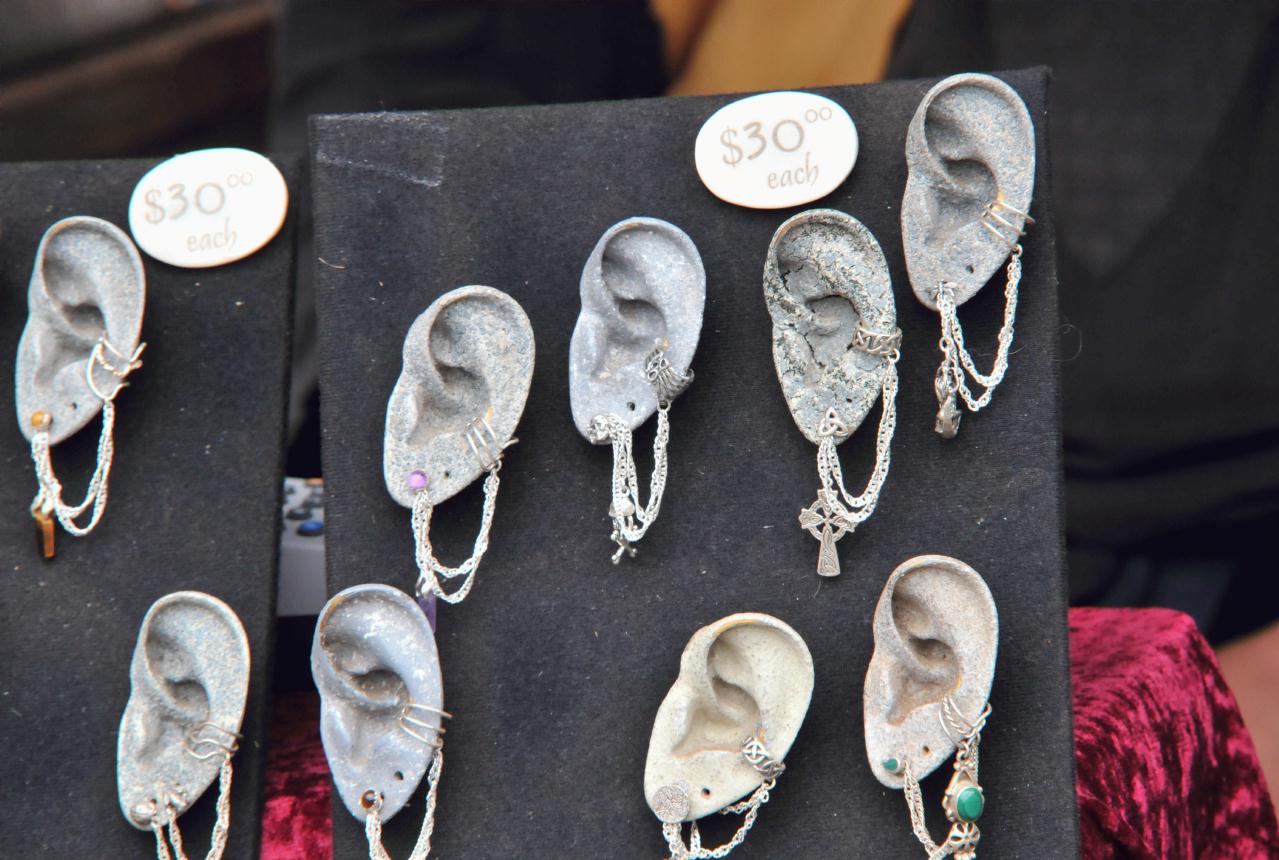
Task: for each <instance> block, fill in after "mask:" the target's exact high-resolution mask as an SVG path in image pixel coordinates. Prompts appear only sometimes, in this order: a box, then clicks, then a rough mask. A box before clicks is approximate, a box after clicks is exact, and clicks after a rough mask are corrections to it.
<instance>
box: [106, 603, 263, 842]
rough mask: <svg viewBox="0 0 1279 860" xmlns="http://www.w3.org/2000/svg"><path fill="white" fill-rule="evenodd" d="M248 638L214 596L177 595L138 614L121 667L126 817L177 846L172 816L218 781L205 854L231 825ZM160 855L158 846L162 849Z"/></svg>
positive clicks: (121, 778)
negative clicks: (125, 683)
mask: <svg viewBox="0 0 1279 860" xmlns="http://www.w3.org/2000/svg"><path fill="white" fill-rule="evenodd" d="M249 662H250V661H249V642H248V638H247V637H246V636H245V633H244V627H243V626H242V625H241V624H240V619H239V617H238V616H237V615H236V614H235V612H234V610H232V609H231V608H230V607H229V606H227V605H226V604H225V603H223V602H222V601H221V600H219V599H217V598H216V597H212V596H210V595H208V594H204V593H201V592H198V591H178V592H175V593H173V594H169V595H166V596H165V597H162V598H160V599H159V600H157V601H156V602H155V603H154V604H152V606H151V608H150V609H149V610H148V611H147V614H146V616H145V617H144V618H143V619H142V627H141V630H140V631H139V633H138V642H137V646H136V647H135V648H134V651H133V662H132V664H131V666H130V668H129V680H130V685H131V690H130V693H129V701H128V704H127V705H125V708H124V715H123V716H122V717H121V719H120V734H119V742H118V746H117V751H116V780H117V786H118V791H119V798H120V810H121V811H122V812H123V813H124V817H125V818H126V819H128V821H129V823H130V824H132V825H133V826H134V827H137V828H138V829H140V830H151V831H153V832H154V833H155V837H156V842H157V848H158V849H159V848H162V847H163V845H164V842H163V840H164V835H163V829H164V828H165V827H166V826H167V827H168V829H169V838H170V839H171V840H172V841H173V842H174V845H175V846H180V845H181V844H182V840H181V834H180V833H179V832H178V825H177V818H178V816H180V815H181V814H182V813H184V812H186V810H187V809H188V808H190V806H191V805H192V804H193V803H195V802H196V801H197V800H198V799H199V798H200V796H201V795H203V794H204V792H205V790H207V789H208V787H209V786H210V785H211V784H212V783H213V780H214V778H217V779H218V781H219V788H218V793H219V798H218V804H217V806H218V818H217V823H216V825H215V826H214V830H213V839H212V847H211V848H210V851H209V855H208V856H209V858H210V860H216V858H218V857H220V856H221V855H222V851H223V850H224V849H225V847H226V838H227V831H228V828H229V826H230V789H231V758H232V756H233V755H234V754H235V751H236V749H237V747H238V743H239V739H240V735H239V731H240V723H241V721H242V720H243V719H244V703H245V699H246V697H247V695H248V687H249ZM166 851H167V849H166Z"/></svg>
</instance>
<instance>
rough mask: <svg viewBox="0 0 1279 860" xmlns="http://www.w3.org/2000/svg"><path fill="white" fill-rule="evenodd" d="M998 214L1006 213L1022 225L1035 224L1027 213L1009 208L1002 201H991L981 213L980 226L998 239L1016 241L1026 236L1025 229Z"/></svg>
mask: <svg viewBox="0 0 1279 860" xmlns="http://www.w3.org/2000/svg"><path fill="white" fill-rule="evenodd" d="M1000 212H1007V213H1008V214H1009V215H1012V216H1013V217H1014V218H1021V220H1022V223H1023V224H1027V225H1029V224H1034V223H1035V219H1034V218H1031V217H1030V215H1029V214H1028V213H1026V212H1023V211H1021V210H1020V209H1018V208H1017V207H1016V206H1010V205H1009V204H1007V203H1005V202H1004V201H1003V200H993V201H991V202H990V203H987V204H986V208H985V209H984V210H983V211H982V213H981V224H982V226H983V227H985V228H986V229H987V230H989V231H990V232H992V233H994V234H995V235H996V236H998V237H999V238H1000V239H1008V238H1012V239H1013V240H1017V239H1020V238H1021V237H1022V236H1025V235H1026V231H1025V229H1023V228H1022V227H1018V226H1017V225H1016V224H1014V223H1013V222H1011V221H1009V220H1008V219H1007V218H1005V217H1004V216H1003V215H1001V214H1000Z"/></svg>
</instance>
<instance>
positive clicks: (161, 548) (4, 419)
mask: <svg viewBox="0 0 1279 860" xmlns="http://www.w3.org/2000/svg"><path fill="white" fill-rule="evenodd" d="M154 163H155V162H151V161H117V162H98V163H74V162H66V163H50V164H12V165H4V166H0V379H4V380H9V379H12V378H13V363H14V358H15V356H16V353H17V347H18V338H19V336H20V334H21V332H22V327H23V325H24V324H25V322H26V317H27V281H28V279H29V278H30V276H31V266H32V263H33V260H34V256H35V250H36V245H37V244H38V243H39V241H40V237H41V235H42V234H43V232H44V231H45V230H46V229H47V228H48V227H49V225H51V224H52V223H53V222H54V221H56V220H58V219H60V218H63V217H66V216H68V215H96V216H98V217H101V218H105V219H107V220H109V221H111V222H112V223H114V224H116V225H119V226H121V227H123V228H124V229H126V230H127V226H128V220H127V207H128V202H129V195H130V193H131V192H132V190H133V186H134V185H135V184H136V183H137V181H138V179H139V178H140V177H141V176H142V174H143V173H145V172H146V171H147V170H148V169H150V168H151V167H152V166H153V164H154ZM281 168H282V169H283V170H284V173H285V178H286V179H287V180H288V181H289V183H290V185H291V186H292V185H294V184H295V182H296V177H297V175H298V170H297V164H296V162H294V163H289V164H282V165H281ZM292 223H293V222H292V219H290V220H289V221H288V222H286V224H285V228H284V230H283V231H282V232H281V234H280V235H279V236H277V237H276V238H275V240H274V241H273V242H272V243H271V244H269V245H268V246H267V247H266V248H264V249H263V250H261V251H259V252H258V253H257V254H255V255H254V256H252V257H249V258H248V259H246V260H242V261H240V262H237V263H233V264H231V265H229V266H224V267H221V268H216V269H205V270H196V269H178V268H174V267H172V266H168V265H165V264H163V263H159V262H157V261H155V260H152V259H151V258H149V257H145V256H144V257H143V259H144V261H145V265H146V273H147V306H146V315H145V317H144V319H143V323H142V336H143V339H144V340H145V341H146V342H147V349H146V352H145V353H144V354H143V361H144V362H145V364H144V366H143V367H142V368H141V369H140V370H138V371H137V372H135V373H134V374H133V375H132V376H130V378H129V381H130V385H129V388H127V389H126V390H125V391H124V392H122V393H121V394H120V396H119V397H118V399H117V400H116V403H117V406H118V410H117V421H116V434H115V439H116V458H115V467H114V469H113V471H112V474H111V487H110V489H111V493H110V501H109V503H108V505H107V510H106V513H105V515H104V516H103V519H102V522H101V523H100V524H99V526H98V528H97V529H96V530H95V531H94V532H93V533H92V534H90V535H89V536H87V537H85V538H78V539H77V538H72V537H71V536H69V535H67V534H65V533H64V532H62V531H59V532H58V535H57V540H58V554H57V557H56V558H55V559H53V560H52V561H43V560H42V559H40V558H39V557H38V555H37V552H36V544H35V539H34V527H33V524H32V520H31V517H30V514H29V513H28V512H27V507H28V505H30V503H31V499H32V496H33V495H34V494H35V477H34V475H33V474H32V466H31V459H30V454H29V450H28V447H27V443H26V441H25V440H24V438H23V437H22V436H21V435H20V433H19V431H18V425H17V421H16V419H15V416H14V403H13V396H12V394H11V393H9V389H6V393H5V394H4V396H3V397H0V579H3V583H2V585H0V617H2V618H3V621H2V622H0V654H2V655H3V657H2V659H0V702H2V705H0V749H3V750H4V754H3V767H0V809H3V810H4V814H3V815H0V856H3V857H6V858H7V857H14V858H17V857H23V858H27V857H75V856H80V857H89V856H92V857H110V858H121V860H123V858H128V857H146V856H148V855H154V853H155V847H154V840H153V838H152V836H151V834H150V833H149V832H142V831H138V830H135V829H134V828H133V827H131V826H130V825H129V824H128V823H127V822H126V821H125V820H124V817H123V815H122V814H121V812H120V807H119V802H118V801H117V797H116V779H115V755H116V733H117V730H118V728H119V723H120V715H121V713H122V712H123V710H124V704H125V702H126V701H127V700H128V697H129V661H130V658H131V655H132V653H133V647H134V643H135V642H136V640H137V635H138V628H139V626H140V625H141V623H142V616H143V615H144V614H145V613H146V611H147V609H148V608H149V607H150V605H151V604H152V602H154V601H155V600H156V599H157V598H159V597H161V596H162V595H164V594H167V593H169V592H172V591H179V590H183V589H195V590H199V591H207V592H209V593H210V594H213V595H216V596H217V597H220V598H221V599H223V600H225V601H226V602H227V603H228V604H229V605H230V606H231V607H232V608H233V609H234V610H235V611H236V612H237V613H238V614H239V616H240V619H241V621H242V622H243V623H244V628H245V630H246V632H247V633H248V636H249V645H250V649H251V653H252V659H253V671H252V676H251V678H250V686H249V700H248V707H247V712H246V714H245V720H244V728H243V730H242V731H243V732H244V736H245V737H244V741H243V742H242V744H241V749H240V752H239V753H238V755H237V756H236V758H235V781H234V788H233V792H232V816H231V836H230V841H229V843H228V847H227V853H226V856H227V857H228V858H249V857H256V856H257V853H258V841H259V831H260V826H261V815H260V809H261V806H262V769H263V763H264V761H265V756H264V751H265V741H266V727H267V715H268V707H267V706H268V701H267V696H268V682H269V679H270V675H271V673H270V664H271V650H272V645H273V643H272V638H273V630H274V626H273V624H274V615H275V596H276V592H275V589H276V562H277V552H278V542H279V528H280V527H279V510H280V507H279V505H280V493H281V486H282V481H281V474H282V468H283V459H282V457H283V450H282V445H283V429H282V428H283V421H284V402H285V386H286V384H287V366H288V360H289V320H290V315H289V309H290V296H291V284H292V272H293V247H294V242H293V235H294V233H293V227H292ZM100 426H101V425H100V424H99V422H98V420H97V419H95V420H94V421H93V422H92V423H90V424H89V426H88V427H86V428H85V429H84V430H82V431H81V432H80V433H79V434H77V435H76V436H74V437H72V438H71V439H69V440H68V441H66V442H64V443H63V444H61V445H59V446H57V447H56V448H55V449H54V454H53V456H54V466H55V468H56V469H58V472H59V476H60V477H62V478H63V479H64V483H65V484H66V485H67V487H68V492H67V498H69V499H70V498H78V496H77V494H78V493H82V492H83V489H84V486H85V485H86V483H87V481H88V477H89V474H90V472H91V471H92V469H93V457H94V449H95V446H96V444H97V437H98V430H99V428H100ZM216 795H217V786H216V783H215V785H214V786H213V788H212V789H211V790H210V791H208V792H207V793H206V794H205V796H204V797H203V798H201V800H200V801H199V802H198V803H197V804H196V806H195V807H193V808H192V809H191V810H190V811H189V812H188V813H187V814H186V815H184V816H183V817H182V818H181V820H180V823H181V826H182V828H183V833H184V835H185V836H186V837H187V839H188V845H189V853H190V854H191V856H193V857H194V856H201V857H202V856H204V852H205V851H206V850H207V846H208V840H209V835H210V833H211V832H212V829H213V813H214V799H215V797H216Z"/></svg>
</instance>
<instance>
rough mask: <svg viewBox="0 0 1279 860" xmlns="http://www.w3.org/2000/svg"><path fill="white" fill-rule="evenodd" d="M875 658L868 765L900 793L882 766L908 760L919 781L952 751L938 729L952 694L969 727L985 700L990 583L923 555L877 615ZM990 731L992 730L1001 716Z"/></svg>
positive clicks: (992, 622)
mask: <svg viewBox="0 0 1279 860" xmlns="http://www.w3.org/2000/svg"><path fill="white" fill-rule="evenodd" d="M873 625H874V631H875V652H874V654H873V655H872V656H871V658H870V666H869V667H868V668H867V669H866V683H865V687H864V690H863V694H862V715H863V721H864V722H863V730H864V731H865V733H866V760H867V761H868V762H869V764H870V769H871V771H872V772H873V773H874V774H875V777H876V778H877V779H878V780H879V781H880V782H881V783H883V784H884V785H886V786H888V787H889V788H897V789H900V788H901V787H902V785H903V782H902V775H901V774H900V773H891V772H890V771H888V770H887V769H886V768H885V767H884V761H885V760H886V759H889V758H896V759H898V760H899V761H902V762H906V761H909V762H910V766H911V770H912V772H913V773H914V774H915V776H916V778H918V779H923V778H924V777H926V776H927V775H928V774H930V773H932V772H933V771H934V770H936V769H937V768H938V767H939V766H940V765H941V764H943V763H944V762H945V761H946V760H947V759H948V758H950V757H951V756H952V755H953V754H954V752H955V740H957V738H956V739H952V738H950V737H949V736H948V735H947V734H946V731H945V730H944V729H943V728H942V722H941V719H940V715H941V705H942V702H943V701H944V700H945V699H946V697H947V696H952V697H953V698H954V700H955V703H956V704H957V705H958V706H959V710H960V712H961V713H962V714H963V715H964V716H965V717H967V718H968V719H970V720H972V719H975V718H976V717H977V715H978V714H980V713H981V711H982V708H984V707H985V705H986V701H987V700H988V699H989V698H990V687H991V684H992V682H993V681H994V678H995V655H996V653H997V650H998V646H999V614H998V613H997V612H996V610H995V601H994V598H992V597H991V595H990V589H989V588H987V587H986V581H985V580H983V579H982V578H981V575H980V574H978V573H977V571H975V570H973V569H972V568H971V567H969V566H968V565H966V564H964V563H963V562H962V561H959V560H958V559H954V558H950V557H948V556H944V555H921V556H916V557H915V558H912V559H909V560H907V561H905V562H902V564H900V565H899V566H898V567H897V569H896V570H894V571H893V572H892V575H890V576H889V577H888V583H887V584H886V585H885V586H884V590H883V592H882V593H881V594H880V596H879V603H878V605H876V607H875V617H874V622H873ZM992 725H998V715H995V716H994V717H993V722H992Z"/></svg>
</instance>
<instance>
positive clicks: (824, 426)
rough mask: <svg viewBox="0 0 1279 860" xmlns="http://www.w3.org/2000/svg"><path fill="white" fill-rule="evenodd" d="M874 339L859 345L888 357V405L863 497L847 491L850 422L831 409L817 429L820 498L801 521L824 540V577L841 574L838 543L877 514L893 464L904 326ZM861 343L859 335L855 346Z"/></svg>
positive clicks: (885, 396) (884, 388) (820, 562)
mask: <svg viewBox="0 0 1279 860" xmlns="http://www.w3.org/2000/svg"><path fill="white" fill-rule="evenodd" d="M859 331H860V327H859ZM874 337H875V339H874V340H871V339H869V338H866V337H863V339H862V340H861V341H860V343H861V344H862V346H860V347H859V348H862V349H864V350H865V351H867V352H871V354H872V355H879V356H880V357H882V358H886V359H887V360H888V366H887V367H885V368H884V381H883V383H882V388H881V391H880V397H881V398H882V400H883V403H882V404H881V409H882V413H881V414H880V418H879V430H878V432H877V434H876V436H875V467H874V469H873V470H872V471H871V475H870V479H869V480H868V481H867V482H866V489H864V490H863V491H862V492H861V494H860V495H857V496H854V495H852V494H851V493H849V492H848V489H847V488H846V487H845V486H844V472H843V469H842V468H841V467H840V465H839V450H838V448H837V445H838V442H837V441H836V440H843V439H844V438H845V437H847V436H848V435H849V432H850V431H849V429H848V427H847V425H845V424H844V423H843V422H842V421H840V420H839V416H838V415H837V414H836V412H835V410H834V409H829V410H827V412H826V417H825V418H823V419H822V422H821V424H820V425H818V429H817V434H818V436H820V437H821V440H822V441H821V443H820V444H819V445H818V446H817V477H818V479H819V480H820V481H821V488H820V489H819V490H818V491H817V500H816V501H815V502H813V503H812V504H811V505H809V506H808V507H807V508H804V509H803V510H802V511H800V513H799V524H800V526H802V527H803V528H805V529H807V530H808V532H809V534H811V535H812V536H813V537H815V538H817V540H818V541H819V542H820V543H821V550H820V552H819V553H818V556H817V572H818V574H820V575H821V576H839V572H840V568H839V554H838V552H837V551H836V549H835V542H836V541H838V540H839V539H840V538H842V537H843V536H844V535H845V534H847V533H848V532H851V531H853V530H855V529H856V528H857V526H859V525H860V524H862V523H863V522H865V521H866V520H867V519H869V518H870V515H871V514H873V513H875V506H876V505H877V504H878V503H879V494H880V491H881V490H882V489H883V488H884V481H885V480H886V479H887V478H888V469H889V467H890V466H891V465H892V442H893V433H894V431H895V430H896V429H897V362H898V360H899V359H900V357H901V353H900V349H899V348H900V345H901V330H900V329H898V330H896V331H895V332H894V333H893V334H892V335H887V336H886V335H875V336H874ZM857 343H858V341H857V340H856V338H855V339H854V344H855V345H856V344H857Z"/></svg>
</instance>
